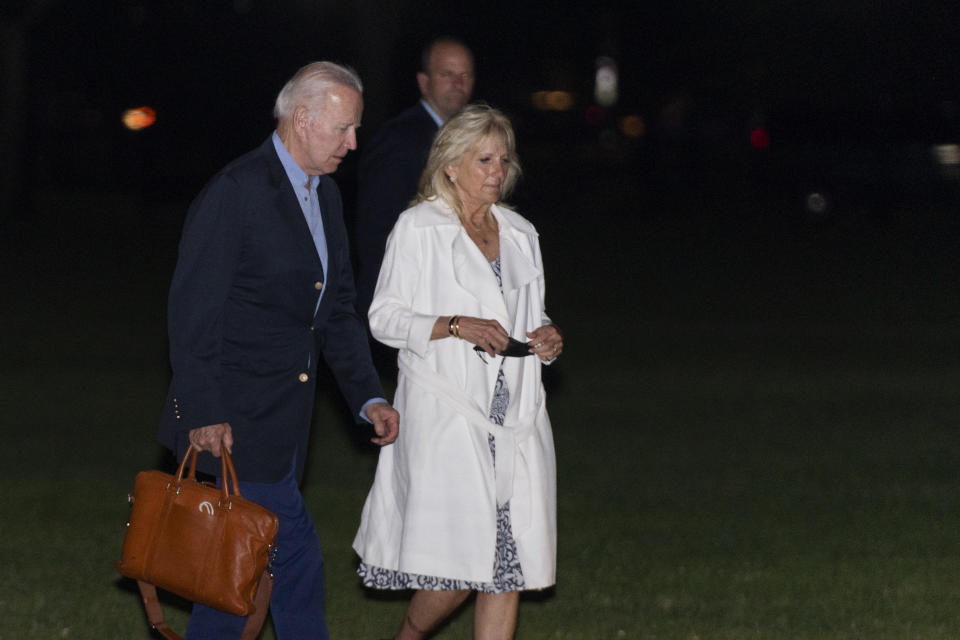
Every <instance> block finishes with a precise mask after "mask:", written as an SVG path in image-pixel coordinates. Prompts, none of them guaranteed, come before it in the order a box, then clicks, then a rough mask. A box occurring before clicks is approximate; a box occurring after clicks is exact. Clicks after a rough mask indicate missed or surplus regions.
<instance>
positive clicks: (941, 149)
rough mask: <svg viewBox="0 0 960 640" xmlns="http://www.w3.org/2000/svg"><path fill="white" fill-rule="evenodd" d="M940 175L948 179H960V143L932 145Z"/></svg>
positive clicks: (931, 148)
mask: <svg viewBox="0 0 960 640" xmlns="http://www.w3.org/2000/svg"><path fill="white" fill-rule="evenodd" d="M930 152H931V153H932V154H933V157H934V159H935V160H936V161H937V164H938V165H940V175H941V176H943V177H944V178H946V179H947V180H960V144H935V145H933V146H932V147H930Z"/></svg>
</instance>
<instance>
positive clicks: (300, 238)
mask: <svg viewBox="0 0 960 640" xmlns="http://www.w3.org/2000/svg"><path fill="white" fill-rule="evenodd" d="M267 144H269V145H270V150H269V153H270V179H271V182H272V183H273V185H274V187H275V188H276V191H277V195H276V198H275V199H274V204H275V206H276V210H277V213H278V214H279V217H280V220H281V221H282V222H283V224H285V225H286V226H287V228H288V229H289V230H290V234H291V236H292V237H293V238H294V242H295V243H296V248H297V251H299V252H300V253H301V254H303V255H308V256H311V258H312V260H314V261H315V262H316V264H317V265H319V264H320V256H318V255H317V247H316V245H315V244H314V243H313V236H312V235H310V227H309V226H307V219H306V218H305V217H304V215H303V209H301V208H300V203H299V202H298V201H297V194H296V192H295V191H294V190H293V185H291V184H290V179H289V178H288V177H287V172H286V171H284V169H283V164H281V163H280V158H278V157H277V152H276V150H275V149H274V148H273V142H272V141H271V140H267ZM321 204H322V201H321Z"/></svg>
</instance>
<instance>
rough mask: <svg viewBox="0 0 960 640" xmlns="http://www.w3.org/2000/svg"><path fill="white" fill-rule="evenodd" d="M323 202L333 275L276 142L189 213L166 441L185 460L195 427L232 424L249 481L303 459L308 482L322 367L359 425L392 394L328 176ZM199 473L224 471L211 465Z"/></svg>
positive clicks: (173, 313)
mask: <svg viewBox="0 0 960 640" xmlns="http://www.w3.org/2000/svg"><path fill="white" fill-rule="evenodd" d="M318 194H319V201H320V208H321V211H322V215H323V228H324V232H325V234H326V241H327V249H328V252H329V262H328V269H327V272H326V273H324V271H323V267H322V265H321V262H320V258H319V256H318V255H317V250H316V247H315V245H314V243H313V238H312V236H311V235H310V230H309V228H308V227H307V222H306V219H305V218H304V215H303V211H302V210H301V208H300V205H299V203H298V202H297V199H296V194H295V193H294V191H293V187H292V186H291V185H290V180H289V179H288V178H287V174H286V172H285V171H284V169H283V165H282V164H281V163H280V158H279V157H278V156H277V153H276V150H275V149H274V147H273V141H272V140H271V139H270V138H268V139H267V140H266V141H265V142H264V143H263V144H262V145H261V146H260V147H259V148H257V149H255V150H253V151H251V152H250V153H248V154H246V155H244V156H242V157H240V158H238V159H237V160H235V161H233V162H232V163H230V164H229V165H228V166H226V167H225V168H224V169H222V170H221V171H220V172H219V173H218V174H217V175H216V176H214V177H213V179H212V180H211V181H210V182H209V183H208V184H207V185H206V186H205V187H204V189H203V191H201V193H200V194H199V195H198V196H197V198H196V199H195V200H194V202H193V204H192V205H191V206H190V210H189V212H188V214H187V219H186V222H185V224H184V229H183V236H182V238H181V241H180V250H179V257H178V260H177V266H176V270H175V272H174V275H173V282H172V284H171V287H170V297H169V305H168V332H169V337H170V363H171V366H172V369H173V377H172V379H171V383H170V390H169V393H168V397H167V401H166V405H165V407H164V410H163V415H162V417H161V420H160V427H159V434H158V439H159V441H160V442H161V444H163V445H164V446H166V447H167V448H169V449H171V450H172V451H173V452H174V453H175V454H176V455H177V456H178V458H179V457H181V456H182V455H183V454H184V452H185V451H186V448H187V446H188V445H189V442H188V440H187V432H188V431H189V430H190V429H194V428H196V427H203V426H206V425H210V424H216V423H220V422H229V423H230V425H231V427H232V430H233V438H234V446H233V455H232V457H233V460H234V463H235V465H236V467H237V473H238V474H239V475H240V478H241V479H243V480H249V481H252V482H276V481H279V480H281V479H282V478H283V476H284V475H285V474H286V473H287V472H288V471H289V470H290V465H291V461H292V460H293V459H294V457H296V463H297V469H296V472H297V478H298V479H300V478H301V477H302V473H303V466H304V459H305V457H306V452H307V441H308V438H309V433H310V423H311V420H312V413H313V401H314V396H315V392H316V389H315V384H316V383H315V380H316V373H317V362H318V359H319V358H320V357H321V356H322V357H323V358H324V360H325V361H326V363H327V365H328V366H329V367H330V370H331V371H332V373H333V375H334V378H335V379H336V381H337V383H338V385H339V387H340V390H341V391H342V393H343V394H344V396H345V397H346V400H347V403H348V405H349V407H350V411H351V413H352V415H354V416H358V414H359V412H360V408H361V406H362V405H363V403H365V402H366V401H367V400H370V399H371V398H375V397H382V396H383V395H384V394H383V390H382V388H381V386H380V381H379V378H378V376H377V373H376V371H375V370H374V367H373V364H372V361H371V358H370V350H369V344H368V342H367V335H366V330H365V327H364V325H363V324H362V323H361V321H360V319H359V317H358V316H357V313H356V311H355V308H354V297H355V289H354V283H353V274H352V271H351V267H350V256H349V249H348V241H347V234H346V229H345V227H344V223H343V211H342V205H341V201H340V192H339V191H338V189H337V186H336V184H335V183H334V181H333V180H332V179H331V178H330V177H329V176H325V175H324V176H320V182H319V185H318ZM321 288H322V290H323V298H322V301H321V303H320V306H319V309H317V311H316V313H314V309H315V308H316V305H317V298H318V297H319V295H320V290H321ZM357 421H358V422H360V419H359V416H358V417H357ZM198 466H199V468H200V469H201V470H202V471H205V472H208V473H213V474H215V475H219V472H220V465H219V460H216V459H214V458H213V457H212V456H209V455H202V456H200V462H199V463H198Z"/></svg>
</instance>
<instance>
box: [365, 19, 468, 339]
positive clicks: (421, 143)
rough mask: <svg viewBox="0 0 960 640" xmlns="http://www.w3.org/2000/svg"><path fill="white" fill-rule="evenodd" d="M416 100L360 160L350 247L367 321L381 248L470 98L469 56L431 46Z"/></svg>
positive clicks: (436, 43) (444, 45) (455, 43)
mask: <svg viewBox="0 0 960 640" xmlns="http://www.w3.org/2000/svg"><path fill="white" fill-rule="evenodd" d="M420 58H421V59H420V71H418V72H417V86H418V87H419V88H420V96H421V98H420V101H419V102H417V104H415V105H413V106H411V107H410V108H408V109H407V110H406V111H403V112H402V113H400V114H399V115H398V116H396V117H395V118H393V119H392V120H389V121H388V122H386V123H385V124H384V125H383V126H382V127H381V128H380V130H379V131H378V132H377V134H376V136H374V138H373V140H372V141H371V142H370V143H369V144H368V145H367V146H366V148H365V149H364V151H363V153H362V154H361V156H360V166H359V171H358V176H357V186H358V195H357V212H356V226H355V228H354V234H355V235H354V244H355V246H356V248H357V262H358V273H357V309H358V310H359V312H360V316H361V318H363V320H364V321H366V318H367V309H368V308H369V307H370V301H371V300H372V298H373V290H374V288H375V287H376V285H377V276H378V274H379V273H380V263H381V262H382V261H383V250H384V245H385V244H386V241H387V236H388V235H390V231H391V229H393V225H394V223H395V222H396V221H397V217H398V216H399V215H400V213H401V212H403V211H404V210H405V209H406V208H407V206H408V205H409V204H410V201H411V200H412V199H413V197H414V196H415V195H416V193H417V182H418V181H419V180H420V173H421V172H422V171H423V167H424V165H425V164H426V163H427V155H428V154H429V152H430V145H431V144H432V143H433V138H434V136H435V135H436V133H437V131H438V130H439V129H440V127H441V126H442V125H443V123H444V122H446V121H447V120H448V119H449V118H450V117H451V116H452V115H453V114H455V113H456V112H457V111H459V110H460V108H461V107H463V105H465V104H467V103H468V102H469V101H470V98H471V97H472V96H473V85H474V70H473V54H472V53H471V52H470V49H468V48H467V46H466V45H465V44H463V43H462V42H460V41H459V40H456V39H454V38H450V37H442V38H438V39H436V40H433V41H432V42H430V43H429V44H428V45H427V46H426V47H425V48H424V50H423V54H422V55H421V57H420Z"/></svg>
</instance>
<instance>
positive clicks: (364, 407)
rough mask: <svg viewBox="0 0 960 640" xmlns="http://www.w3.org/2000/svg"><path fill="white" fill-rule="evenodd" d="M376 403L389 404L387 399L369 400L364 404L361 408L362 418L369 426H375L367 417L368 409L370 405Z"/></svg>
mask: <svg viewBox="0 0 960 640" xmlns="http://www.w3.org/2000/svg"><path fill="white" fill-rule="evenodd" d="M374 402H384V403H385V402H387V400H386V398H370V399H369V400H367V401H366V402H364V403H363V406H362V407H360V417H361V418H363V421H364V422H367V423H369V424H373V421H372V420H370V418H368V417H367V407H369V406H370V405H372V404H373V403H374Z"/></svg>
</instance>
